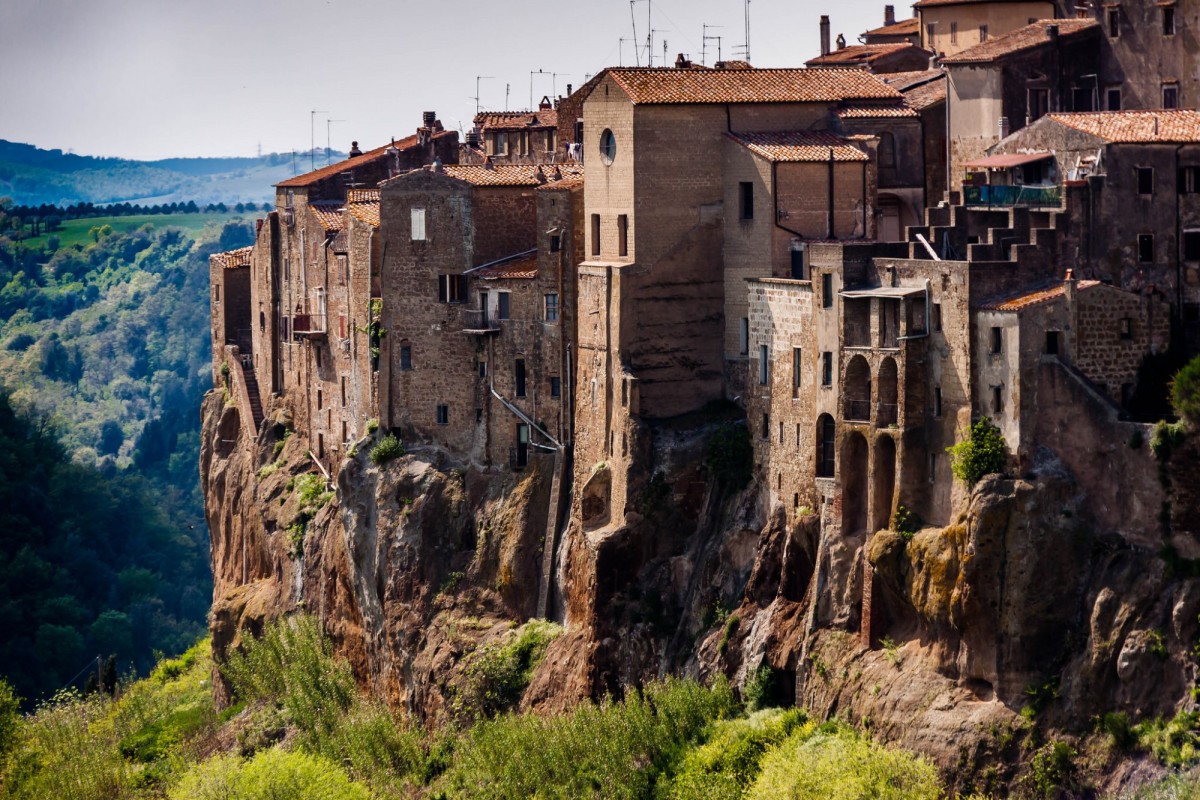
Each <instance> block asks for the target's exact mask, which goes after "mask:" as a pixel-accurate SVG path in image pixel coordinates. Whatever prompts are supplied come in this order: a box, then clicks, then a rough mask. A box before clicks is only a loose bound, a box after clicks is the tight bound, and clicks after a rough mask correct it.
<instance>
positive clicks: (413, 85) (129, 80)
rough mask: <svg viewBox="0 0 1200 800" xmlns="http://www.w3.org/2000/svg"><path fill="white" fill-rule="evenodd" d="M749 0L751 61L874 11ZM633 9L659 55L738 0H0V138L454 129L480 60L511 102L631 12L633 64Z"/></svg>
mask: <svg viewBox="0 0 1200 800" xmlns="http://www.w3.org/2000/svg"><path fill="white" fill-rule="evenodd" d="M648 6H649V8H648ZM749 9H750V56H751V61H752V63H753V64H754V65H755V66H758V67H784V66H788V67H794V66H803V63H804V61H805V60H806V59H808V58H812V57H813V56H815V55H817V53H818V46H819V45H818V41H819V40H818V29H817V24H818V20H819V18H820V15H821V14H823V13H826V14H829V16H830V20H831V29H832V35H833V37H835V38H836V36H837V35H838V33H844V34H845V36H846V39H847V40H848V41H849V42H851V43H853V42H855V41H856V39H857V36H858V34H859V33H861V32H862V31H864V30H867V29H870V28H875V27H878V26H879V25H881V24H882V23H883V3H882V2H879V1H878V0H843V2H840V3H838V4H837V5H836V6H832V7H829V6H824V5H822V4H818V3H816V2H812V1H811V0H801V1H799V2H798V1H797V0H751V2H750V6H749ZM647 10H649V13H650V21H651V26H652V28H653V29H654V31H655V33H654V51H655V52H654V64H655V65H656V66H658V65H661V63H662V57H663V49H662V47H663V45H662V42H663V40H664V39H665V40H666V42H667V52H668V60H669V62H670V63H674V60H675V55H676V54H677V53H680V52H683V53H686V54H688V55H689V56H690V57H691V58H692V59H693V60H695V61H699V60H700V58H701V48H702V44H703V42H702V34H703V27H702V26H704V25H705V24H707V25H709V26H720V27H712V28H711V29H710V30H709V35H711V36H720V37H721V43H720V45H721V51H722V53H721V54H722V55H723V56H724V57H725V58H727V59H729V58H740V57H741V50H740V48H741V46H742V44H743V42H744V40H745V33H744V31H745V24H744V18H745V1H744V0H634V2H633V3H632V4H631V3H630V2H629V0H590V1H589V2H581V1H580V0H560V2H558V3H552V2H547V0H499V2H476V3H471V4H467V3H462V2H446V0H440V1H439V0H421V2H413V1H412V0H187V1H184V0H0V76H3V79H2V80H0V139H8V140H10V141H16V142H26V143H29V144H34V145H37V146H38V147H42V148H47V149H49V148H60V149H62V150H73V151H74V152H76V153H80V154H84V155H98V156H119V157H123V158H134V159H142V160H152V159H157V158H169V157H176V156H249V155H254V154H255V153H257V152H258V151H259V149H260V148H261V150H262V152H264V153H268V152H290V151H292V150H303V151H307V149H308V148H309V147H310V143H312V142H314V141H315V144H316V145H317V146H318V147H324V146H325V144H326V141H327V139H328V140H329V141H330V142H331V143H332V146H333V147H334V148H335V149H339V150H347V149H349V143H350V141H351V140H357V141H358V142H359V143H360V145H361V146H362V148H363V149H369V148H372V147H377V146H380V145H382V144H385V143H387V141H388V140H389V139H390V138H392V137H394V138H397V139H399V138H401V137H403V136H408V135H411V134H412V133H413V132H414V131H415V130H416V128H417V127H418V126H419V125H420V123H421V112H423V111H436V112H437V113H438V117H439V119H441V120H442V123H443V124H444V125H445V127H446V128H449V129H464V130H465V129H467V128H469V127H470V126H471V119H472V117H473V116H474V113H475V100H474V97H475V95H476V77H477V76H488V77H486V78H484V79H482V80H480V81H479V82H478V86H479V97H480V103H481V105H482V106H483V108H485V109H491V110H503V109H505V108H506V106H507V108H509V109H512V110H516V109H522V108H526V107H528V106H529V104H530V97H531V89H532V97H533V101H534V103H535V104H536V102H537V101H538V100H539V99H540V98H541V97H542V96H543V95H549V94H551V93H552V92H553V91H554V90H557V92H558V93H559V94H564V93H565V92H566V89H567V85H568V84H570V85H572V86H575V87H578V86H579V85H581V84H582V83H584V82H585V80H586V79H587V77H589V76H590V75H593V74H595V73H596V72H599V71H600V70H601V69H603V68H604V67H606V66H616V65H618V64H622V63H623V64H625V65H627V66H630V65H633V64H634V62H635V54H634V46H633V44H632V42H631V41H629V40H631V39H632V37H633V35H634V27H633V26H634V24H636V32H637V37H638V39H639V40H640V41H641V42H642V46H641V48H640V51H641V52H640V53H639V54H638V59H639V61H640V63H642V64H643V65H644V64H645V61H646V47H645V38H646V30H647V27H648V26H647ZM910 14H911V10H910V8H909V7H908V6H907V5H904V4H898V8H897V16H898V17H900V18H904V17H906V16H909V15H910ZM631 17H632V19H631ZM622 38H624V39H625V40H626V41H625V42H623V43H622V42H621V41H620V40H621V39H622ZM708 48H709V53H708V63H709V64H711V63H712V62H713V61H715V60H716V52H715V51H716V48H717V42H716V41H710V42H708ZM313 111H316V112H318V113H316V114H315V115H314V114H313V113H312V112H313Z"/></svg>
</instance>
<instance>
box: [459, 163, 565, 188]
mask: <svg viewBox="0 0 1200 800" xmlns="http://www.w3.org/2000/svg"><path fill="white" fill-rule="evenodd" d="M442 171H443V172H445V173H446V174H447V175H449V176H450V177H451V178H457V179H458V180H460V181H466V182H467V183H470V184H474V185H475V186H541V185H543V184H546V183H551V182H554V181H555V180H563V179H565V178H571V177H582V176H583V165H582V164H541V165H537V164H534V165H529V164H494V165H492V166H490V167H487V166H483V165H462V164H448V165H446V166H444V167H442ZM559 175H561V176H562V177H561V178H557V177H556V176H559Z"/></svg>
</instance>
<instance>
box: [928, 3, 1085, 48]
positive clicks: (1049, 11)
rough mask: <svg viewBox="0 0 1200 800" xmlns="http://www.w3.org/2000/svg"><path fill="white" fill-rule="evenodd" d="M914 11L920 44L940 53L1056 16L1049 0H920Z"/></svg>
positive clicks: (971, 45) (972, 45) (973, 44)
mask: <svg viewBox="0 0 1200 800" xmlns="http://www.w3.org/2000/svg"><path fill="white" fill-rule="evenodd" d="M913 10H914V11H916V12H917V19H918V20H920V33H921V41H920V45H921V47H923V48H925V49H926V50H932V51H933V52H935V53H937V54H938V55H941V56H952V55H954V54H955V53H958V52H961V51H963V50H966V49H968V48H971V47H974V46H976V45H978V44H981V43H984V42H987V41H989V40H991V39H994V38H996V37H999V36H1003V35H1004V34H1006V33H1009V32H1011V31H1015V30H1017V29H1018V28H1021V27H1023V26H1025V25H1028V24H1030V23H1032V22H1034V21H1036V20H1039V19H1048V18H1051V17H1054V16H1055V9H1054V4H1053V3H1052V2H1050V0H919V2H917V3H914V4H913ZM1071 16H1074V14H1071Z"/></svg>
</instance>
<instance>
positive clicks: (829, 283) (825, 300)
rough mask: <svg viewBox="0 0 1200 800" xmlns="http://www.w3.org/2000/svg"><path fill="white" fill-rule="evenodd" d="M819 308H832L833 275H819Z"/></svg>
mask: <svg viewBox="0 0 1200 800" xmlns="http://www.w3.org/2000/svg"><path fill="white" fill-rule="evenodd" d="M821 308H833V275H831V274H829V273H828V272H826V273H825V274H824V275H822V276H821Z"/></svg>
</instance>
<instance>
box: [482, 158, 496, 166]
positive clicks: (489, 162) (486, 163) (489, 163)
mask: <svg viewBox="0 0 1200 800" xmlns="http://www.w3.org/2000/svg"><path fill="white" fill-rule="evenodd" d="M483 168H484V169H495V168H496V165H495V164H493V163H492V157H491V156H484V157H483Z"/></svg>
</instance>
